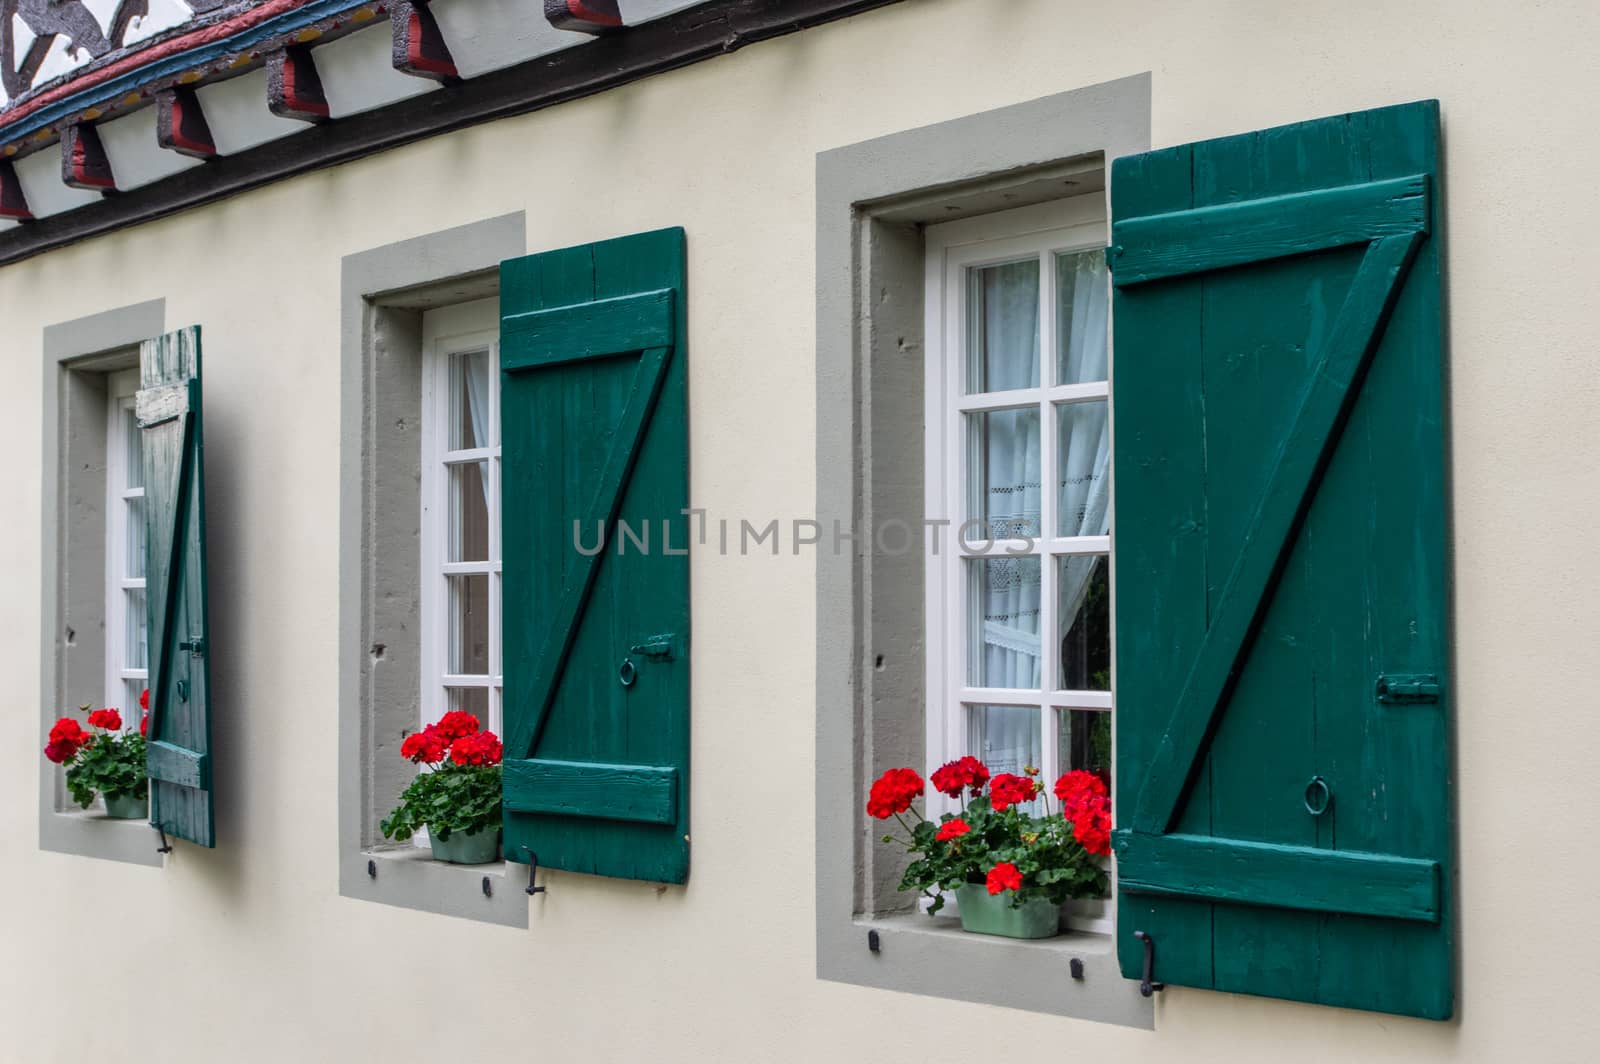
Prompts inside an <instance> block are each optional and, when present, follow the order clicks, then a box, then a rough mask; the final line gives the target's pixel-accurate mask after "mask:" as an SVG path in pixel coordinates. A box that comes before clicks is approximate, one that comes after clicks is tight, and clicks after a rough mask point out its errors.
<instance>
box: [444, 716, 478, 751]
mask: <svg viewBox="0 0 1600 1064" xmlns="http://www.w3.org/2000/svg"><path fill="white" fill-rule="evenodd" d="M433 727H434V728H435V730H436V731H437V732H438V735H439V737H440V738H441V739H443V740H444V741H445V742H446V743H453V742H455V741H456V740H457V739H461V738H464V737H466V736H468V735H476V734H477V731H478V718H477V717H474V716H473V715H472V714H471V713H468V712H467V711H465V710H462V709H452V710H451V711H450V712H448V713H446V714H445V715H444V716H442V717H440V718H439V723H438V724H435V725H434V726H433Z"/></svg>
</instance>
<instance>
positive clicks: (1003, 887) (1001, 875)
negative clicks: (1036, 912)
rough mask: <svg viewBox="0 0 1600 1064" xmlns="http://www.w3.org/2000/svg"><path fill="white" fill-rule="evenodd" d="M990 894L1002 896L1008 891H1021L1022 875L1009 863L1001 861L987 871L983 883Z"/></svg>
mask: <svg viewBox="0 0 1600 1064" xmlns="http://www.w3.org/2000/svg"><path fill="white" fill-rule="evenodd" d="M984 883H985V885H986V886H988V888H989V893H990V894H1003V893H1005V892H1006V891H1008V890H1021V889H1022V873H1021V872H1018V871H1017V866H1016V865H1014V864H1012V863H1011V862H1010V861H1001V862H1000V863H999V864H997V865H995V866H994V867H993V868H991V869H989V876H988V878H987V879H986V880H985V881H984Z"/></svg>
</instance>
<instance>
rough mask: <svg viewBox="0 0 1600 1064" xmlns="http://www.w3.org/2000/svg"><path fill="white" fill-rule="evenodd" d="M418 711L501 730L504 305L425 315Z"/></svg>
mask: <svg viewBox="0 0 1600 1064" xmlns="http://www.w3.org/2000/svg"><path fill="white" fill-rule="evenodd" d="M422 328H423V343H424V355H423V367H422V375H423V384H422V393H423V394H422V484H421V501H422V515H421V522H422V523H421V529H422V537H421V538H422V570H421V571H422V641H423V645H422V670H421V671H422V695H421V699H420V708H421V711H422V717H421V721H420V722H419V725H418V726H419V727H425V726H426V725H428V724H431V723H433V722H434V721H436V720H438V719H439V718H440V717H442V716H443V715H444V714H445V713H447V712H449V711H450V710H453V709H464V710H466V711H467V712H469V713H472V714H474V715H475V716H476V717H477V718H478V719H479V720H480V721H481V722H482V723H483V726H484V727H485V728H487V729H489V730H491V731H494V732H496V733H497V734H498V733H501V732H503V730H504V729H503V727H502V720H503V717H502V713H501V688H502V675H501V664H500V403H499V395H500V355H499V322H498V301H497V300H493V299H485V300H479V301H477V302H474V303H468V304H462V305H459V306H454V307H443V308H440V309H438V310H433V311H429V312H428V313H427V314H425V315H423V324H422Z"/></svg>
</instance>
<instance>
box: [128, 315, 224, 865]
mask: <svg viewBox="0 0 1600 1064" xmlns="http://www.w3.org/2000/svg"><path fill="white" fill-rule="evenodd" d="M139 373H140V389H139V395H138V398H137V400H136V402H137V412H138V416H139V430H140V435H141V437H142V440H143V445H144V490H145V530H146V536H145V552H146V553H145V559H146V561H145V579H146V584H145V602H146V608H147V611H148V619H149V646H150V652H149V653H150V728H149V745H148V747H147V748H146V749H147V753H146V765H147V767H148V768H149V771H150V819H151V822H152V823H154V824H156V825H157V826H159V827H160V828H161V829H162V830H163V831H165V832H166V833H167V834H168V835H169V836H173V837H175V838H180V839H188V840H189V841H190V842H195V843H199V844H200V845H201V846H213V845H215V844H216V838H215V830H214V819H213V816H212V810H211V682H210V672H211V667H210V659H211V638H210V634H209V632H208V631H207V628H206V508H205V476H204V472H205V469H204V462H203V455H204V448H203V447H202V445H201V433H200V327H199V326H198V325H196V326H191V327H189V328H187V329H180V330H179V331H177V332H172V333H167V334H166V335H165V336H160V337H157V338H156V339H154V340H146V341H145V342H144V344H143V345H142V346H141V347H140V349H139Z"/></svg>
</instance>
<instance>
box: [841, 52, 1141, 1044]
mask: <svg viewBox="0 0 1600 1064" xmlns="http://www.w3.org/2000/svg"><path fill="white" fill-rule="evenodd" d="M1149 146H1150V76H1149V75H1148V74H1141V75H1136V76H1133V77H1128V78H1123V79H1120V80H1117V81H1112V82H1107V83H1104V84H1100V85H1095V86H1091V87H1087V88H1083V89H1078V90H1075V91H1072V92H1066V93H1061V94H1058V95H1054V96H1048V97H1044V98H1042V99H1038V100H1033V101H1029V102H1026V103H1021V104H1017V105H1014V106H1010V107H1003V108H1000V109H998V110H994V111H989V112H985V113H982V114H977V115H971V116H968V117H964V118H959V119H955V120H953V121H949V122H943V123H939V124H937V125H933V126H927V127H924V128H921V129H914V130H908V131H905V132H900V133H894V134H891V135H889V136H885V137H880V138H877V139H875V140H870V141H866V142H863V143H860V144H854V145H850V146H847V147H842V148H837V149H834V150H831V151H827V152H823V153H821V154H819V155H818V156H817V518H818V520H819V521H821V522H822V524H823V526H824V527H829V526H830V525H831V524H832V522H834V521H838V522H840V524H841V525H843V526H846V527H853V528H855V529H857V530H867V529H872V528H877V527H880V526H881V525H882V524H883V523H884V522H885V521H890V520H895V519H898V520H901V521H904V522H906V524H907V525H909V526H910V527H913V528H915V527H919V526H920V524H921V521H922V518H923V446H924V443H923V427H924V424H923V423H924V411H923V390H924V389H923V374H924V361H923V344H922V334H923V310H924V308H923V290H924V263H923V239H922V230H923V226H924V225H926V224H928V223H930V222H933V221H945V220H948V219H951V218H958V217H964V216H968V215H975V214H982V213H988V212H991V211H995V210H1000V209H1004V208H1008V207H1018V206H1024V205H1026V204H1029V203H1035V202H1040V201H1043V200H1047V199H1054V198H1059V197H1062V196H1064V195H1069V194H1077V193H1082V192H1087V191H1091V190H1094V189H1103V187H1104V186H1103V180H1104V174H1105V167H1106V164H1107V162H1108V161H1109V160H1110V159H1112V158H1114V157H1116V156H1119V155H1126V154H1129V153H1131V152H1136V151H1142V150H1145V149H1147V148H1148V147H1149ZM1069 182H1070V184H1069ZM924 564H925V562H924V558H923V557H922V555H921V554H920V553H919V552H903V553H899V554H895V553H888V552H885V551H883V550H882V549H881V548H880V547H878V546H877V545H875V543H874V542H873V540H872V539H871V537H869V536H867V535H864V534H858V535H857V536H856V538H855V539H854V540H853V541H850V543H849V546H848V547H846V548H845V549H843V550H841V551H834V552H830V551H827V550H819V552H818V555H817V592H816V593H817V781H816V783H817V792H816V793H817V798H816V801H817V809H816V817H817V834H816V841H817V853H816V861H817V976H818V978H821V979H828V980H833V981H838V982H844V983H853V984H857V985H861V986H869V987H877V988H881V989H886V990H899V991H902V992H908V993H917V994H928V995H933V996H936V997H946V998H954V999H959V1000H963V1001H973V1002H981V1003H985V1004H993V1005H1004V1006H1010V1007H1013V1008H1019V1009H1025V1010H1028V1011H1034V1012H1046V1013H1056V1014H1059V1015H1063V1016H1072V1017H1081V1018H1086V1019H1093V1020H1099V1021H1103V1022H1108V1023H1116V1024H1122V1025H1127V1026H1133V1027H1142V1028H1146V1029H1150V1028H1153V1026H1154V1006H1153V1004H1152V1003H1151V1001H1150V1000H1149V999H1146V998H1143V997H1141V996H1140V994H1139V990H1138V985H1137V984H1136V983H1135V982H1132V981H1130V980H1126V979H1124V978H1123V977H1122V974H1121V972H1120V971H1119V969H1118V966H1117V959H1116V955H1115V950H1114V948H1113V942H1112V939H1111V938H1110V937H1109V936H1104V935H1089V934H1077V933H1069V934H1066V935H1063V936H1061V937H1059V938H1055V939H1049V940H1044V941H1041V942H1018V941H1015V940H1009V939H1002V938H993V937H990V936H985V935H969V934H966V933H965V932H962V931H961V930H960V929H959V924H958V923H957V922H956V921H955V920H952V919H945V918H938V919H935V918H930V917H927V916H924V915H921V914H919V913H917V912H916V910H915V908H914V906H912V905H911V901H912V899H910V898H909V897H907V896H906V895H903V894H901V893H900V892H898V891H897V890H896V889H895V886H896V884H897V883H898V881H899V876H900V872H901V870H902V868H903V863H902V862H903V859H902V860H901V861H896V860H894V859H893V858H892V856H891V855H890V853H889V851H887V850H885V849H882V848H880V846H879V844H878V842H877V838H878V836H880V835H881V834H882V828H881V825H878V824H877V823H876V822H874V821H871V820H869V819H868V818H867V817H866V815H865V813H864V811H863V806H864V803H865V800H866V789H867V787H868V785H869V784H870V782H871V780H872V779H874V778H875V777H876V776H877V775H878V774H879V773H881V772H882V771H883V770H884V769H886V768H890V767H893V766H896V765H916V766H920V765H921V764H922V762H923V751H924V728H925V724H924V716H923V713H924V709H923V707H924V704H925V698H924V694H925V692H924V686H925V685H924V669H925V659H924V646H923V641H924V635H923V609H924V606H923V603H924V583H923V567H924ZM870 931H876V932H877V933H878V938H877V941H878V947H879V948H878V949H877V950H876V951H874V950H871V949H869V946H868V933H869V932H870ZM1073 959H1080V960H1082V961H1083V978H1082V979H1081V980H1074V979H1072V978H1071V975H1070V973H1069V962H1070V961H1071V960H1073Z"/></svg>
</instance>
